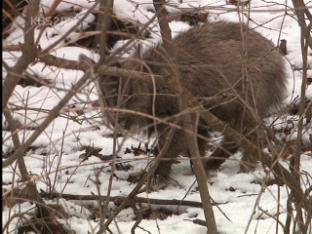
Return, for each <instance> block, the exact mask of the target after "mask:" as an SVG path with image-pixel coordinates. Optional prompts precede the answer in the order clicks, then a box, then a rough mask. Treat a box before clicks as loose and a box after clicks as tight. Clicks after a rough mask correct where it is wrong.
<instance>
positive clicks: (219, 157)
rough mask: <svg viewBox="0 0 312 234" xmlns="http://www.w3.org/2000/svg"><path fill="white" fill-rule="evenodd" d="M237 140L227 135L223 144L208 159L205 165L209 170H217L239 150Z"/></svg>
mask: <svg viewBox="0 0 312 234" xmlns="http://www.w3.org/2000/svg"><path fill="white" fill-rule="evenodd" d="M238 148H239V147H238V145H237V143H236V142H234V141H233V140H231V137H229V136H228V135H225V136H224V138H223V141H222V143H221V146H220V147H218V148H217V149H216V150H215V151H214V152H213V153H212V155H210V156H209V158H208V159H207V160H206V163H205V167H206V169H207V170H216V169H218V168H219V167H220V166H221V164H222V163H223V162H224V161H225V160H226V159H228V158H229V157H230V156H231V155H232V154H234V153H235V152H236V151H237V150H238Z"/></svg>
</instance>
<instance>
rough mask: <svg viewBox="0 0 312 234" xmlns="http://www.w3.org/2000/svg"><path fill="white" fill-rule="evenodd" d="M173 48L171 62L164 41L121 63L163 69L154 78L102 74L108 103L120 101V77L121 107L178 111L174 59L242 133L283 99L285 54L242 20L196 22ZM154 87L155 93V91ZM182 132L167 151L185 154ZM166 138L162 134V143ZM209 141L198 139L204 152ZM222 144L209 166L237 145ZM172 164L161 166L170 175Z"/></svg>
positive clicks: (133, 121) (129, 121)
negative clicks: (139, 57)
mask: <svg viewBox="0 0 312 234" xmlns="http://www.w3.org/2000/svg"><path fill="white" fill-rule="evenodd" d="M242 32H243V33H242ZM172 50H173V51H174V55H173V57H172V58H170V60H171V61H170V63H168V58H167V57H166V56H167V55H166V51H165V50H164V47H163V46H162V45H160V46H158V47H156V48H154V49H152V50H150V51H149V52H148V53H146V54H145V56H144V58H143V59H142V60H141V61H138V60H135V61H131V62H129V61H128V62H126V63H125V64H124V65H121V66H123V67H127V68H131V69H136V70H144V71H145V72H152V73H153V74H155V75H161V76H162V77H161V78H155V84H153V83H152V82H142V81H141V80H135V79H124V78H117V77H106V78H104V79H103V81H102V82H101V87H102V90H103V94H104V96H105V95H106V101H107V103H109V105H110V106H115V105H117V98H116V97H117V90H118V85H119V84H120V81H122V82H123V85H121V86H120V87H122V90H123V91H124V92H123V94H122V95H121V96H120V98H119V101H118V103H119V107H121V108H126V109H129V110H133V111H138V112H143V113H147V114H149V115H154V114H155V115H156V116H157V117H160V118H168V117H170V116H173V115H175V114H177V113H178V112H179V108H178V103H177V98H176V95H177V94H176V92H175V90H173V89H172V88H170V87H171V85H169V84H168V82H170V81H171V79H170V77H169V75H170V72H168V71H170V66H173V65H174V66H176V68H177V69H178V70H179V73H180V79H181V83H182V85H183V87H184V88H186V89H187V90H188V91H189V92H190V93H191V94H192V95H193V96H195V97H197V98H198V100H199V101H200V102H201V103H203V104H204V106H205V107H206V108H207V109H209V110H210V111H211V112H212V113H213V114H215V115H216V116H217V117H218V118H220V119H221V120H223V121H225V122H227V123H228V124H229V125H231V126H232V127H235V128H236V129H242V130H243V132H244V133H248V132H249V131H252V130H253V129H254V128H255V127H256V125H257V123H256V119H255V118H254V116H258V117H259V119H262V118H263V117H265V115H266V114H267V113H268V112H269V110H270V109H271V108H272V107H278V106H279V105H280V103H281V101H282V98H283V95H284V91H285V74H284V65H283V59H282V57H281V55H280V54H279V52H278V50H276V49H275V48H274V46H273V44H272V43H271V42H270V41H269V40H267V39H266V38H264V37H263V36H261V35H260V34H259V33H257V32H255V31H252V30H249V29H248V28H247V27H246V26H244V25H241V24H238V23H228V22H223V21H221V22H215V23H206V24H204V25H200V26H196V27H194V28H192V29H190V30H189V31H187V32H185V33H183V34H181V35H179V36H178V37H176V38H175V39H174V40H173V42H172ZM108 82H110V83H108ZM120 90H121V89H120ZM155 90H156V96H153V94H155V92H154V91H155ZM154 98H155V99H154ZM153 104H155V105H153ZM251 113H253V114H251ZM121 119H122V120H123V121H124V122H125V125H126V127H131V126H134V125H138V126H141V127H143V126H145V125H146V124H151V123H152V121H151V120H150V119H148V118H144V117H140V116H137V115H127V114H125V115H121ZM164 128H165V127H164V126H163V125H158V127H157V129H158V130H159V131H160V132H161V133H162V132H165V131H164ZM151 129H154V128H151ZM207 129H209V126H204V124H203V123H202V122H201V121H200V125H199V133H200V134H202V135H203V136H208V131H207ZM164 134H165V133H164ZM184 134H185V133H184V132H183V131H177V132H176V134H175V136H174V139H173V142H172V143H171V146H170V149H169V152H167V155H168V157H170V158H171V157H176V156H177V155H178V154H180V153H185V154H187V148H186V147H187V144H186V142H185V140H184ZM165 139H166V138H165V136H164V135H161V134H160V139H159V144H160V146H162V145H163V144H164V141H165ZM205 145H206V142H205V141H203V140H201V139H199V147H200V151H201V153H202V154H204V151H205ZM222 147H223V148H225V150H224V149H222V148H220V149H217V150H216V151H215V153H214V154H213V156H215V157H217V159H211V160H208V161H207V167H208V168H217V167H218V166H219V165H220V164H221V163H222V162H223V161H224V159H225V158H227V157H228V156H229V155H230V154H231V153H233V152H235V151H236V150H237V148H238V146H237V145H235V144H233V143H232V142H230V141H228V137H227V136H225V137H224V141H223V144H222ZM170 167H171V165H170V162H168V161H164V162H162V163H161V164H160V166H159V170H158V172H159V173H160V174H161V175H163V176H167V175H168V173H169V171H170Z"/></svg>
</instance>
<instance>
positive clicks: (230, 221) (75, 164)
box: [2, 0, 312, 234]
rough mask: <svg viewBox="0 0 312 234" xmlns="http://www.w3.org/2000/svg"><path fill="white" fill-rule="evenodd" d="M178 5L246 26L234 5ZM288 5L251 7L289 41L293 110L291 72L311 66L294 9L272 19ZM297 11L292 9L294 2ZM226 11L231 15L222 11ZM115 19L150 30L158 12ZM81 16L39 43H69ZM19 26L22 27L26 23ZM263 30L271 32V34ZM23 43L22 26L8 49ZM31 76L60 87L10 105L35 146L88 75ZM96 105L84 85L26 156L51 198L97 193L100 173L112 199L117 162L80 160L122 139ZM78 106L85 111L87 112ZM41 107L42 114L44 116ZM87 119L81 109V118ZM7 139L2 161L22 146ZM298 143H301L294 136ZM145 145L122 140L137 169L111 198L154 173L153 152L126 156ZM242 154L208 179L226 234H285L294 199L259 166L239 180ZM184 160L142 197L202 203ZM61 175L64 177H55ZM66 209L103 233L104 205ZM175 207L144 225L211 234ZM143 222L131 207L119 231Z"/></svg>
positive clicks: (35, 90) (138, 11) (125, 0)
mask: <svg viewBox="0 0 312 234" xmlns="http://www.w3.org/2000/svg"><path fill="white" fill-rule="evenodd" d="M41 2H42V5H43V6H44V7H43V9H45V11H46V10H47V9H48V7H49V6H50V5H51V2H52V1H47V0H42V1H41ZM90 2H91V1H87V0H79V1H66V2H65V1H64V2H62V3H61V4H60V5H59V6H58V8H57V10H58V11H66V10H71V9H73V8H75V9H80V10H81V9H82V12H81V13H80V14H79V15H80V16H79V17H81V16H82V15H83V13H84V12H85V11H86V8H88V7H90V6H92V4H91V3H90ZM170 2H171V3H172V5H171V7H168V10H169V11H170V12H175V11H177V8H180V9H183V8H191V7H207V6H209V7H211V10H210V13H209V20H211V21H213V20H229V21H239V18H238V17H237V13H236V11H235V10H234V11H227V12H225V13H224V7H225V8H226V9H235V8H234V7H233V6H228V5H225V1H218V0H214V1H213V0H201V1H200V0H198V1H193V0H192V1H183V3H179V1H177V0H176V1H170ZM276 2H278V1H276ZM280 2H281V4H273V3H272V2H266V1H262V0H253V1H251V8H252V9H255V10H256V11H252V12H251V14H250V18H251V20H250V21H249V24H250V27H252V28H255V30H257V31H259V32H260V33H262V34H263V35H264V36H265V37H267V38H268V39H270V40H272V42H273V43H274V44H275V45H277V44H278V39H279V37H280V39H286V40H287V49H288V54H287V56H286V58H285V60H287V61H286V62H285V64H286V66H287V73H288V78H289V84H288V90H289V95H288V97H287V98H286V99H285V102H286V103H290V102H291V101H293V100H294V99H296V98H298V96H299V94H300V88H301V76H302V74H301V72H300V71H298V70H297V71H295V72H293V71H292V70H291V67H296V68H300V67H301V66H302V61H301V53H300V37H299V36H300V31H299V27H298V24H297V22H296V20H295V19H294V17H292V16H293V13H292V12H291V11H289V15H287V16H286V17H285V18H284V12H283V11H272V10H284V5H283V4H284V1H280ZM288 4H289V7H291V3H290V2H289V1H288ZM309 5H310V6H312V3H311V2H310V3H309ZM173 6H177V7H173ZM212 7H214V8H212ZM220 7H223V8H222V11H221V10H220ZM268 10H271V11H268ZM114 11H115V13H116V15H117V16H118V17H120V18H124V19H131V21H134V22H139V23H140V24H142V25H143V24H144V23H146V22H147V21H148V20H149V19H150V18H151V17H152V16H153V11H154V10H153V5H152V1H151V0H145V1H144V3H143V2H142V1H138V0H132V1H130V0H115V5H114ZM79 17H75V18H74V19H71V20H69V19H68V20H67V21H66V22H60V23H59V24H58V25H55V26H54V27H49V28H47V29H46V33H45V34H44V36H42V37H41V39H40V46H41V48H43V49H44V48H47V47H48V46H49V45H51V44H52V43H53V42H55V41H57V40H58V39H59V38H61V36H62V34H63V33H64V32H66V31H67V30H68V29H69V28H70V27H71V26H72V25H74V24H75V23H77V21H78V20H79ZM17 20H19V21H20V22H23V20H22V19H17ZM93 20H94V15H92V14H91V15H90V16H88V17H87V18H86V19H85V20H84V22H85V24H84V25H83V26H82V27H83V28H86V27H87V25H88V23H90V22H92V21H93ZM156 23H157V22H155V23H154V24H153V27H151V28H150V29H151V30H153V31H152V32H153V33H152V34H151V35H152V36H151V39H149V41H148V42H146V40H145V42H144V43H145V44H148V45H147V46H146V49H148V48H149V47H150V46H153V45H155V44H157V43H160V37H159V29H158V27H157V24H156ZM257 25H262V27H259V26H257ZM170 26H171V29H172V31H173V33H174V36H175V35H177V33H181V32H183V31H185V30H187V29H188V28H190V27H191V26H190V25H188V24H187V23H185V22H179V21H173V22H171V23H170ZM73 33H75V32H73ZM36 35H39V30H36ZM72 35H74V34H72ZM19 42H23V37H22V31H21V30H20V29H19V28H15V30H13V31H12V32H11V34H10V36H9V37H8V38H6V40H5V41H4V45H6V44H17V43H19ZM124 43H125V42H124V41H119V42H118V43H117V44H116V45H115V47H114V48H113V50H114V49H117V48H118V47H119V46H121V45H122V44H124ZM139 43H140V42H139ZM309 53H310V55H309V59H308V64H309V67H310V68H311V67H312V53H311V51H310V52H309ZM53 54H54V55H56V56H59V57H62V58H67V59H73V60H78V58H79V54H85V55H86V56H88V57H91V58H92V59H93V60H94V61H96V60H97V59H98V55H97V54H96V53H94V52H92V51H89V50H87V49H84V48H80V47H74V46H67V45H66V43H65V42H64V41H63V43H61V45H60V46H58V47H57V49H56V50H55V51H53ZM18 56H20V53H18V52H7V51H6V52H3V59H4V60H5V61H6V63H7V64H8V65H13V64H14V63H15V62H16V60H17V58H18ZM28 72H29V73H31V74H38V75H40V76H41V77H45V78H46V79H49V80H51V81H52V86H53V87H54V88H52V89H51V88H49V87H46V86H42V87H33V86H27V87H22V86H18V87H17V88H16V90H15V92H14V95H13V97H12V98H11V100H10V103H12V104H13V105H12V106H13V107H14V108H15V111H14V118H15V119H17V120H18V121H19V122H21V123H23V124H24V125H25V126H27V128H25V129H24V130H23V131H20V132H19V136H20V139H27V136H29V135H30V134H31V133H32V132H33V131H34V129H32V127H33V128H35V127H36V126H37V124H38V123H40V122H41V121H42V120H43V119H44V118H45V117H46V116H47V114H48V112H47V111H48V110H50V109H51V108H52V107H53V106H55V105H56V104H57V103H58V101H59V100H61V98H62V97H63V96H64V95H65V93H66V92H67V91H68V90H69V89H71V87H72V85H73V84H74V83H75V82H76V81H77V80H79V78H81V76H82V75H83V73H82V72H80V71H74V70H65V69H56V68H55V67H49V66H45V65H44V64H41V63H36V64H32V65H31V66H30V67H29V69H28ZM308 74H309V76H311V75H312V70H311V69H310V70H309V71H308ZM307 96H308V97H309V98H312V85H310V86H309V87H308V89H307ZM96 99H97V94H96V90H95V88H94V86H93V85H92V84H89V85H88V86H86V87H84V88H83V89H82V90H81V92H80V93H79V94H77V95H76V96H75V97H74V98H73V99H72V100H71V101H70V102H69V104H68V105H67V107H66V108H67V110H68V111H64V112H63V113H62V115H61V116H59V117H58V118H56V119H55V121H53V123H52V124H50V125H49V127H48V128H47V129H46V130H45V131H44V133H43V134H41V136H40V137H39V138H38V139H37V140H36V141H35V142H34V143H33V146H34V150H32V151H29V152H27V155H26V157H25V161H26V164H27V166H28V168H29V170H30V171H31V173H32V174H33V175H36V178H37V186H38V189H42V190H44V191H47V189H48V188H49V186H48V184H50V186H52V187H53V190H55V191H57V192H62V193H68V194H79V195H89V194H91V193H94V194H97V190H96V185H95V183H94V180H95V177H96V173H99V180H100V191H101V194H102V195H106V193H107V188H108V181H109V176H110V172H111V167H110V165H109V163H108V162H105V161H104V162H103V161H102V160H101V159H100V158H98V157H95V156H91V157H89V158H88V159H87V160H85V161H83V160H82V159H81V157H82V155H83V154H84V153H85V148H84V147H86V146H92V147H94V148H100V149H101V150H100V152H99V154H101V155H103V156H107V155H110V154H112V145H113V138H112V137H111V136H110V133H111V130H109V129H107V128H105V127H103V126H100V121H101V118H100V113H99V109H98V108H96V107H93V106H92V105H91V104H90V103H92V102H93V101H95V100H96ZM85 103H87V104H85ZM88 103H89V104H88ZM25 106H27V107H28V110H27V113H25V110H24V108H21V107H25ZM75 108H76V109H77V108H78V111H77V110H76V109H75ZM38 109H40V110H41V111H38ZM43 110H46V111H43ZM79 111H82V114H81V113H79ZM25 116H26V117H25ZM285 118H293V121H294V122H295V123H296V121H297V120H298V117H297V116H292V117H289V116H287V117H285ZM283 121H284V120H282V121H281V122H283ZM284 122H285V121H284ZM287 123H288V122H287ZM311 129H312V126H311V124H310V128H309V125H308V123H307V124H306V132H305V137H304V139H305V141H306V143H308V142H309V139H308V138H309V136H311V135H312V130H311ZM2 135H3V139H4V142H3V154H6V153H8V152H10V151H12V150H13V144H12V142H11V140H10V137H9V136H10V134H9V132H7V131H3V132H2ZM292 137H293V138H294V137H295V134H294V135H293V136H292ZM146 141H147V139H145V138H142V137H141V136H133V137H132V138H129V139H127V140H126V141H125V142H123V139H122V138H118V142H119V143H120V144H121V143H122V144H121V145H120V151H119V153H118V155H119V156H121V158H118V159H117V162H118V163H121V164H123V165H125V166H127V167H128V170H125V169H119V170H117V171H116V172H115V176H114V179H113V185H112V191H111V195H112V196H127V195H128V194H129V193H130V191H131V190H132V189H133V188H134V186H135V183H131V182H129V181H128V177H129V173H131V174H134V175H135V174H138V173H140V172H141V171H142V170H143V169H144V168H145V167H146V165H147V163H148V161H149V159H148V157H147V156H146V155H144V154H140V155H134V154H133V153H132V152H130V153H125V152H126V149H129V148H131V147H132V146H134V147H137V146H138V145H139V143H140V142H143V143H144V142H146ZM149 145H151V143H149ZM142 148H144V147H142ZM43 155H44V156H43ZM240 156H241V155H240V153H237V154H235V155H234V156H233V157H232V158H231V160H228V161H227V162H225V163H224V164H223V165H222V167H221V168H220V170H218V171H217V172H214V173H212V174H211V176H210V178H209V189H210V193H211V196H212V198H213V199H214V201H215V202H217V203H220V205H219V206H218V208H217V207H215V208H214V211H215V215H216V222H217V226H218V228H219V229H220V233H227V234H241V233H261V234H262V233H276V221H275V220H274V219H273V218H272V217H274V216H276V213H277V209H278V201H279V204H280V207H279V211H280V214H279V219H280V221H281V222H284V221H285V219H286V201H287V196H288V193H289V191H288V190H287V189H286V187H285V186H281V187H278V186H277V185H271V186H267V187H265V186H263V185H261V181H263V180H264V179H266V177H267V175H266V174H265V173H264V172H263V169H262V168H261V166H260V165H259V166H258V167H257V169H256V170H255V171H254V172H251V173H240V172H239V158H240ZM311 157H312V154H311V152H306V153H305V154H304V155H302V173H303V174H306V175H309V176H302V186H303V188H306V187H308V186H311V184H312V180H311V175H312V159H311ZM179 161H180V163H179V164H176V165H174V166H173V169H172V173H171V180H170V181H169V184H168V186H167V187H166V188H165V189H164V190H160V191H157V192H151V193H149V194H147V193H142V194H141V195H140V196H142V197H148V198H158V199H177V200H181V199H184V200H190V201H200V196H199V192H198V190H197V185H196V184H194V180H195V177H194V175H193V173H192V171H191V169H190V165H189V162H188V160H186V159H185V158H181V160H179ZM285 165H286V164H285ZM56 169H58V170H57V171H56ZM19 179H20V175H19V173H18V172H16V171H15V170H14V168H11V167H10V168H6V169H4V170H3V184H4V185H5V186H4V187H5V188H11V187H12V182H13V181H14V186H21V184H20V182H19ZM279 189H280V197H277V194H278V192H277V191H278V190H279ZM53 202H56V201H53ZM53 202H51V203H53ZM58 203H59V204H62V206H63V207H64V208H65V210H66V211H67V213H69V214H70V217H69V218H68V219H66V220H63V221H62V222H64V223H65V224H66V225H68V226H69V227H71V228H73V229H74V230H75V231H76V233H77V234H78V233H81V234H85V233H88V232H89V233H95V232H96V229H97V228H98V220H96V221H94V220H92V219H90V213H91V212H90V210H88V209H87V208H86V207H88V206H92V204H93V206H95V203H94V202H81V201H66V200H63V199H60V200H59V201H58ZM110 207H111V209H113V208H114V206H113V205H111V206H110ZM166 208H167V209H170V210H172V211H173V215H171V216H168V217H167V218H165V219H164V220H161V219H144V220H142V222H141V223H140V227H143V228H145V229H146V230H147V231H148V232H150V233H170V234H175V233H177V234H178V233H179V234H183V233H198V234H200V233H206V229H205V227H202V226H199V225H196V224H194V223H192V220H193V219H195V218H199V219H204V214H203V211H202V209H200V208H193V207H178V208H177V207H176V206H172V207H169V206H168V207H166ZM29 209H33V206H32V205H31V204H29V203H23V204H20V205H16V206H14V207H13V208H12V209H7V208H5V209H3V213H2V214H3V224H5V223H6V222H7V221H8V219H9V217H10V216H12V214H13V213H19V212H22V211H27V210H29ZM221 211H222V212H221ZM224 214H226V216H227V217H225V215H224ZM134 218H135V215H134V213H133V210H132V209H130V208H128V209H125V210H124V211H122V212H121V213H120V214H119V215H118V217H117V219H116V225H111V230H112V232H113V233H118V232H120V233H131V227H132V226H133V224H134V222H135V220H134ZM249 221H250V225H249V228H248V230H246V227H247V224H248V223H249ZM18 222H20V221H17V219H14V220H13V221H12V223H11V225H10V230H14V229H15V228H16V224H19V223H18ZM117 227H118V229H119V231H118V230H117ZM136 233H146V231H145V230H142V229H139V228H138V229H137V230H136ZM278 233H282V227H281V226H279V232H278Z"/></svg>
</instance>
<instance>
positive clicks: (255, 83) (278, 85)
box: [145, 22, 285, 120]
mask: <svg viewBox="0 0 312 234" xmlns="http://www.w3.org/2000/svg"><path fill="white" fill-rule="evenodd" d="M241 30H242V31H243V33H241ZM242 36H243V39H242ZM172 47H173V48H172V50H173V51H174V55H173V56H174V57H173V61H172V62H173V63H174V64H176V65H178V70H179V72H180V77H181V81H182V84H183V86H184V87H185V88H186V89H188V90H189V91H190V92H191V93H192V94H193V95H194V96H197V97H198V98H200V99H202V100H209V101H206V102H205V101H204V103H206V104H207V108H208V107H211V106H212V105H213V106H214V107H215V108H214V109H213V111H214V112H215V114H216V115H218V116H219V118H222V119H224V120H228V119H231V118H233V116H234V118H235V115H236V114H235V113H236V112H241V111H242V108H245V107H243V106H245V104H246V103H247V104H248V105H250V106H251V107H253V108H254V109H255V110H256V111H257V112H258V114H259V116H260V117H263V116H264V115H265V114H266V113H267V112H268V110H269V109H270V108H271V107H272V106H278V105H279V104H280V103H281V100H282V98H283V94H284V90H285V75H284V71H283V70H284V69H283V59H282V57H281V55H280V54H279V52H278V51H277V50H276V49H275V48H274V46H273V44H272V43H271V42H270V41H269V40H267V39H266V38H264V37H263V36H261V35H260V34H259V33H257V32H255V31H250V30H248V28H247V27H246V26H244V25H241V24H238V23H227V22H216V23H207V24H204V25H201V26H197V27H194V28H192V29H190V30H189V31H187V32H185V33H182V34H181V35H179V36H178V37H177V38H175V39H174V40H173V44H172ZM161 50H163V47H162V46H159V47H157V48H155V49H153V50H152V51H151V52H150V53H149V54H148V55H147V56H146V58H145V60H146V61H147V63H150V65H151V68H152V71H153V72H154V73H156V74H162V73H166V72H167V70H166V69H168V66H169V65H168V63H167V58H165V57H163V56H164V55H162V54H161ZM155 64H156V65H155ZM164 70H166V72H163V71H164ZM169 70H170V69H169ZM164 79H170V78H169V77H165V78H164ZM165 83H166V82H164V83H162V84H165ZM162 84H158V92H159V93H164V91H165V93H166V92H169V91H167V90H168V87H167V86H166V85H162ZM215 95H217V97H218V99H217V101H215V102H213V101H211V100H212V99H209V97H213V96H215ZM238 95H239V96H240V97H238ZM158 100H159V103H158V104H157V103H156V107H157V108H156V111H157V109H158V112H162V113H163V112H170V110H171V111H172V112H174V111H176V110H177V109H176V107H174V106H175V105H176V103H175V102H174V101H172V100H173V99H172V98H170V97H167V98H165V97H159V98H158ZM244 102H245V104H243V103H244ZM173 110H174V111H173ZM169 114H170V113H169ZM172 114H173V113H172Z"/></svg>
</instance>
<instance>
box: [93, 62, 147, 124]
mask: <svg viewBox="0 0 312 234" xmlns="http://www.w3.org/2000/svg"><path fill="white" fill-rule="evenodd" d="M131 64H133V63H131ZM131 64H130V63H129V62H124V63H117V64H115V66H116V67H119V68H123V69H128V70H129V71H130V70H136V71H138V69H137V66H130V65H131ZM99 84H100V88H101V91H102V98H104V103H105V104H106V105H107V106H108V107H113V108H115V111H114V113H113V114H111V117H113V118H112V119H113V121H115V118H118V123H119V125H120V126H121V127H123V128H125V129H127V130H129V129H133V128H134V129H135V128H138V127H140V128H142V127H145V126H147V125H148V124H150V123H151V120H150V119H149V118H147V117H146V115H150V114H151V113H152V105H151V96H152V95H151V93H150V90H149V88H148V85H147V84H146V83H145V82H142V80H138V79H135V78H133V77H131V76H130V77H118V76H105V77H102V78H101V80H100V81H99Z"/></svg>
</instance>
